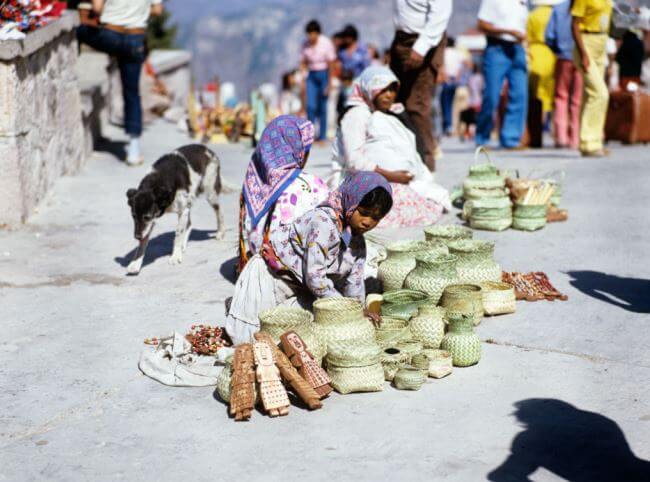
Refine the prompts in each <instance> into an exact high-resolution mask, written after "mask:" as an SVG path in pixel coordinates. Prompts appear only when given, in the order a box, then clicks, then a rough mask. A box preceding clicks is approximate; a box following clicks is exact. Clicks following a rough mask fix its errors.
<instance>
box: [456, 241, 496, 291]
mask: <svg viewBox="0 0 650 482" xmlns="http://www.w3.org/2000/svg"><path fill="white" fill-rule="evenodd" d="M449 251H450V253H452V254H453V255H455V256H456V257H457V258H458V262H457V263H456V271H457V273H458V283H462V284H478V283H481V282H483V281H501V268H500V267H499V265H498V264H496V263H495V262H494V260H493V259H492V255H493V253H494V243H493V242H491V241H482V240H477V239H471V240H470V239H467V240H459V241H454V242H451V243H449Z"/></svg>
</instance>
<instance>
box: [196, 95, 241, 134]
mask: <svg viewBox="0 0 650 482" xmlns="http://www.w3.org/2000/svg"><path fill="white" fill-rule="evenodd" d="M188 128H189V130H190V135H191V136H192V137H194V139H195V140H197V141H199V142H210V143H213V144H223V143H226V142H239V140H240V138H241V137H242V136H245V137H251V136H252V135H253V129H254V116H253V112H252V110H251V107H250V106H249V105H248V104H245V103H242V104H239V105H237V106H236V107H234V108H230V107H226V106H221V105H215V106H210V105H204V104H203V103H197V101H196V100H195V97H194V94H193V92H191V93H190V98H189V105H188Z"/></svg>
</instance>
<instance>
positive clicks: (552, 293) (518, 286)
mask: <svg viewBox="0 0 650 482" xmlns="http://www.w3.org/2000/svg"><path fill="white" fill-rule="evenodd" d="M502 276H503V281H504V282H505V283H508V284H509V285H512V286H513V287H514V289H515V295H516V297H517V299H518V300H526V301H540V300H547V301H555V300H561V301H566V300H568V299H569V298H568V296H567V295H564V294H562V293H560V292H559V291H558V290H557V289H556V288H555V287H554V286H553V285H552V284H551V282H550V281H549V279H548V276H547V275H546V273H542V272H541V271H538V272H535V273H527V274H525V273H517V272H512V273H507V272H504V273H503V275H502Z"/></svg>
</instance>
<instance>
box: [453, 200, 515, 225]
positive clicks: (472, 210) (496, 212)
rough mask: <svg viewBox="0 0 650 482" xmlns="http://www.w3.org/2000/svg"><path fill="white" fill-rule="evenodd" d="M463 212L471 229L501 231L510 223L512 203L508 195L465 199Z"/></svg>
mask: <svg viewBox="0 0 650 482" xmlns="http://www.w3.org/2000/svg"><path fill="white" fill-rule="evenodd" d="M463 212H464V213H466V214H467V218H468V219H469V225H470V226H471V227H472V228H473V229H483V230H487V231H502V230H504V229H507V228H508V227H510V225H511V224H512V203H511V202H510V198H508V197H497V198H484V199H477V200H474V201H467V202H466V203H465V206H463Z"/></svg>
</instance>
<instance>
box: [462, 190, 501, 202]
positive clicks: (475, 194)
mask: <svg viewBox="0 0 650 482" xmlns="http://www.w3.org/2000/svg"><path fill="white" fill-rule="evenodd" d="M504 196H508V190H507V189H506V188H504V187H494V188H488V189H486V188H478V187H467V188H465V189H463V198H464V199H465V201H477V200H479V199H491V198H500V197H504Z"/></svg>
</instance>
